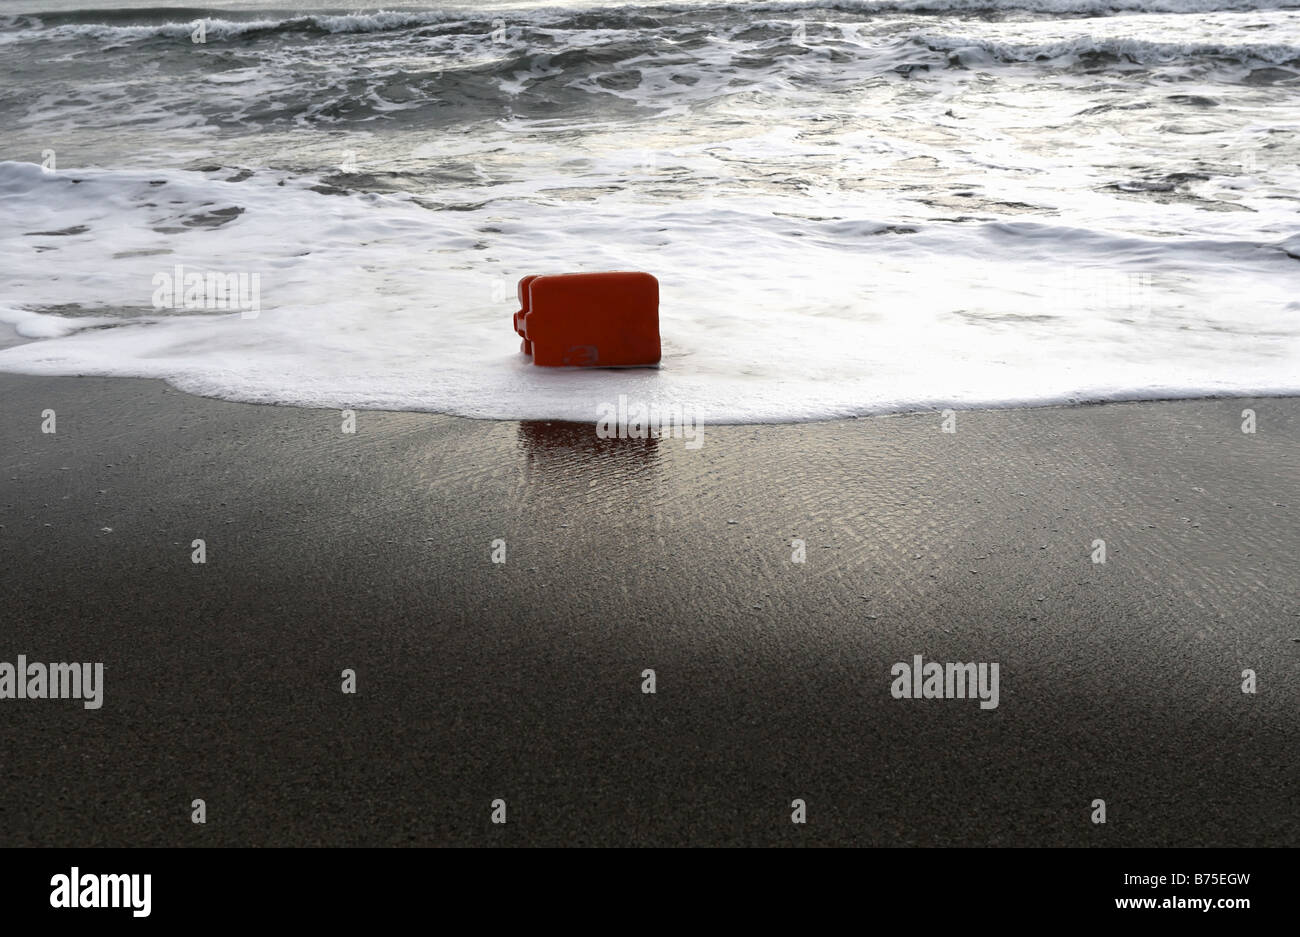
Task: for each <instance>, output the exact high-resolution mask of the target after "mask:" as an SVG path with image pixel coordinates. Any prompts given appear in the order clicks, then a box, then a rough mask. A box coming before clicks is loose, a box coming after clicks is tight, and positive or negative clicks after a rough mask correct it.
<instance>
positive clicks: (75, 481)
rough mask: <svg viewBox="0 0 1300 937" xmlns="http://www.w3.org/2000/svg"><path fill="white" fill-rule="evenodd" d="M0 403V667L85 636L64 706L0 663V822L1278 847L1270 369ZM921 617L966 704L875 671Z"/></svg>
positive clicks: (1290, 583)
mask: <svg viewBox="0 0 1300 937" xmlns="http://www.w3.org/2000/svg"><path fill="white" fill-rule="evenodd" d="M0 398H2V399H3V401H4V405H3V408H2V410H0V462H2V463H3V464H2V465H0V492H2V494H0V525H3V526H2V527H0V568H2V569H3V571H4V573H3V582H2V585H0V594H2V599H3V601H2V606H0V607H2V608H3V632H2V636H3V640H2V641H0V661H9V662H14V661H15V660H16V658H17V655H19V654H24V655H26V656H27V658H28V659H29V660H43V661H102V662H103V663H104V669H105V688H104V704H103V707H102V708H101V709H98V710H93V711H91V710H86V709H84V708H83V707H82V705H81V704H80V703H79V702H76V701H72V700H0V751H3V752H4V753H5V757H4V758H3V761H0V780H2V781H3V784H0V845H3V846H11V845H63V846H84V845H218V844H219V845H315V844H319V845H361V844H367V845H402V844H417V845H439V844H455V845H502V844H512V845H514V844H520V845H555V844H584V845H590V844H620V845H621V844H626V845H632V844H661V845H673V844H717V845H741V844H788V845H795V844H801V845H830V844H859V845H950V844H951V845H1077V846H1094V845H1098V846H1100V845H1106V846H1113V845H1125V846H1127V845H1134V846H1136V845H1141V846H1170V845H1241V846H1246V845H1295V844H1297V842H1300V801H1298V800H1297V798H1296V791H1297V782H1300V764H1298V761H1300V758H1298V756H1297V752H1300V521H1297V516H1298V514H1297V512H1298V510H1300V471H1298V469H1297V466H1300V400H1295V399H1285V400H1280V399H1261V400H1213V401H1193V402H1161V403H1140V404H1115V405H1105V406H1090V407H1073V408H1049V409H1041V410H1020V411H992V412H961V413H959V414H958V417H957V432H956V433H953V434H945V433H942V432H940V416H939V415H938V414H933V413H930V414H918V415H906V416H894V417H882V418H870V419H859V420H848V421H841V422H834V423H818V424H798V425H779V426H739V427H712V426H710V427H706V428H705V434H704V445H703V446H702V447H701V448H699V449H698V450H689V449H686V448H685V446H684V445H683V443H682V441H681V440H659V441H653V440H651V441H644V442H643V441H636V440H600V439H597V438H596V437H595V435H594V427H593V426H592V425H576V424H563V423H551V424H548V423H522V424H521V423H494V422H479V421H471V420H463V419H457V418H450V417H443V416H432V415H423V414H392V413H369V412H359V413H358V414H357V431H356V433H355V434H345V433H342V432H341V431H340V427H341V418H340V414H339V412H338V411H322V410H304V409H290V408H279V407H258V406H249V405H242V404H233V403H227V402H222V401H215V400H207V399H202V398H197V397H192V396H189V395H186V394H182V393H180V392H178V391H175V390H172V389H171V388H169V387H167V386H166V385H165V384H162V383H160V382H154V381H130V380H105V379H92V378H78V379H71V378H59V379H48V378H33V377H23V376H15V375H0ZM1247 407H1250V408H1253V409H1254V410H1255V411H1256V413H1257V419H1258V430H1257V432H1256V433H1255V434H1253V435H1249V434H1244V433H1242V432H1241V422H1242V419H1241V411H1242V410H1243V409H1244V408H1247ZM46 409H53V410H54V411H55V412H56V418H57V432H56V433H54V434H52V435H51V434H43V433H42V432H41V422H42V416H41V414H42V411H43V410H46ZM196 538H202V539H204V540H205V542H206V552H207V562H206V563H204V564H202V565H199V564H195V563H193V562H192V561H191V553H192V547H191V543H192V541H193V540H194V539H196ZM498 538H500V539H504V540H505V541H506V562H505V563H503V564H498V563H493V562H492V559H491V552H492V546H491V544H492V541H493V540H495V539H498ZM794 538H800V539H803V540H804V541H805V542H806V562H805V563H802V564H800V563H794V562H792V561H791V560H792V548H791V540H792V539H794ZM1098 539H1103V540H1105V543H1106V562H1105V563H1104V564H1100V563H1094V562H1093V559H1092V556H1093V553H1094V546H1093V544H1094V541H1096V540H1098ZM917 654H920V655H923V656H924V659H925V660H927V661H938V662H953V661H959V662H997V663H998V664H999V667H1000V687H999V691H1000V692H999V704H998V706H997V708H996V709H981V707H980V705H979V702H978V700H974V699H895V698H893V696H891V693H890V687H891V680H892V678H891V673H890V670H891V667H892V666H893V665H894V664H895V663H899V662H908V663H910V662H911V661H912V660H913V658H914V655H917ZM648 668H649V669H653V670H654V671H655V676H656V684H657V686H656V689H657V692H656V693H654V694H653V695H650V694H645V693H643V692H642V682H643V677H642V672H643V671H644V670H646V669H648ZM344 669H352V670H354V671H355V672H356V675H357V688H358V692H357V693H356V694H355V695H345V694H344V693H342V692H341V688H340V686H341V682H342V680H341V672H342V671H343V670H344ZM1245 669H1252V670H1254V671H1255V672H1256V673H1257V675H1258V676H1257V680H1258V692H1257V693H1256V694H1255V695H1247V694H1244V693H1242V691H1241V683H1242V671H1243V670H1245ZM195 798H202V799H204V800H205V801H206V805H207V823H206V824H203V825H196V824H194V823H192V822H191V810H192V808H191V802H192V801H193V800H194V799H195ZM496 798H502V799H504V800H505V801H506V805H507V820H508V822H507V823H506V824H505V825H494V824H493V823H492V822H490V815H491V810H492V806H491V805H492V801H493V800H494V799H496ZM795 798H802V799H804V800H805V801H806V803H807V816H808V822H807V824H806V825H796V824H793V823H791V822H790V814H791V801H792V800H794V799H795ZM1096 798H1102V799H1104V800H1105V801H1106V805H1107V806H1106V809H1107V822H1106V824H1105V825H1095V824H1093V823H1092V822H1091V821H1090V816H1091V814H1092V810H1093V808H1092V802H1093V800H1094V799H1096Z"/></svg>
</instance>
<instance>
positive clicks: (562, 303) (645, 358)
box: [514, 273, 660, 368]
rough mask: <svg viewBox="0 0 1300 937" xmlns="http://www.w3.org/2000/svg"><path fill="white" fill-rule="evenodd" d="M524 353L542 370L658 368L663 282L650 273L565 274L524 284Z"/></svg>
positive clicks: (518, 319) (519, 318)
mask: <svg viewBox="0 0 1300 937" xmlns="http://www.w3.org/2000/svg"><path fill="white" fill-rule="evenodd" d="M519 306H520V309H519V311H518V312H516V313H515V315H514V323H515V331H516V332H518V333H519V334H520V336H522V337H523V344H522V345H521V346H520V349H519V350H520V351H522V352H523V353H524V354H526V355H531V356H532V358H533V364H536V365H541V366H543V367H569V368H636V367H647V366H651V365H656V364H658V363H659V357H660V350H659V281H658V280H656V279H655V278H654V277H652V276H651V275H650V274H648V273H564V274H559V275H557V276H528V277H524V278H523V279H522V280H520V281H519Z"/></svg>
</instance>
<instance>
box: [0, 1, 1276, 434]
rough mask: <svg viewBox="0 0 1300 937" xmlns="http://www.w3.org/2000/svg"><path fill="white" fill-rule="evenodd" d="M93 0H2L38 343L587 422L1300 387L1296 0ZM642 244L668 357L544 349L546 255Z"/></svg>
mask: <svg viewBox="0 0 1300 937" xmlns="http://www.w3.org/2000/svg"><path fill="white" fill-rule="evenodd" d="M85 2H86V0H82V2H75V0H73V2H69V0H61V2H54V3H39V2H30V0H28V2H24V0H0V73H3V79H4V80H3V81H2V82H0V128H3V129H2V130H0V346H2V347H0V370H6V371H15V372H23V373H33V374H95V375H121V376H143V377H157V378H163V379H166V380H167V381H169V382H170V383H172V384H173V385H175V386H176V387H178V388H181V389H183V390H186V391H190V392H193V393H197V394H205V395H210V396H215V397H222V398H227V399H231V400H241V401H253V402H264V403H282V404H294V405H305V406H328V407H373V408H387V409H412V410H430V411H438V412H448V413H456V414H462V415H467V416H473V417H487V418H560V419H575V420H583V421H590V420H593V419H594V418H595V415H596V413H597V410H598V408H599V407H600V405H601V404H603V403H606V402H610V401H614V400H617V398H618V396H619V395H622V394H625V395H628V396H629V398H631V399H633V400H639V401H645V402H655V403H657V404H659V405H660V406H661V407H672V408H680V409H683V410H687V411H689V412H690V413H692V414H693V415H694V416H695V417H696V418H698V419H701V420H707V421H714V422H755V421H791V420H808V419H825V418H833V417H841V416H849V415H856V414H866V413H879V412H889V411H900V410H915V409H924V408H931V407H949V406H952V407H980V406H1010V405H1039V404H1053V403H1063V402H1072V401H1092V400H1117V399H1142V398H1153V397H1186V396H1200V395H1206V394H1227V395H1232V394H1240V395H1256V394H1296V393H1300V0H1296V2H1291V3H1288V2H1281V0H1276V2H1275V0H879V2H872V0H861V2H854V0H834V2H816V0H814V2H754V3H744V2H731V3H719V2H705V0H698V2H677V3H671V4H645V3H635V4H634V3H615V2H604V3H602V2H576V3H564V4H548V3H534V4H520V3H517V2H516V3H509V2H491V3H473V4H467V3H436V4H424V5H420V6H415V7H391V8H385V9H384V10H375V9H369V10H359V11H358V10H344V9H332V10H321V9H315V8H312V7H310V6H308V5H303V4H297V5H294V4H290V3H283V2H282V3H279V4H277V5H274V6H269V5H266V4H264V3H250V2H240V3H234V4H225V5H219V6H214V7H204V8H196V7H181V6H170V7H169V6H166V5H163V4H159V3H157V2H156V0H155V2H151V3H147V4H136V5H129V4H128V5H122V6H119V7H117V8H115V9H113V10H90V9H85V8H84V5H85ZM200 24H201V25H202V30H203V33H202V36H201V38H202V39H203V41H201V42H196V41H194V38H195V36H196V29H197V28H198V27H199V25H200ZM178 268H179V270H178ZM609 269H634V270H646V271H649V272H651V273H653V274H655V275H656V276H657V277H658V278H659V281H660V288H661V310H660V326H661V332H662V337H663V347H664V358H663V362H662V366H661V367H660V368H658V369H639V370H617V371H615V370H609V371H602V370H591V371H557V370H550V369H542V368H535V367H533V366H532V365H531V364H529V363H528V362H527V360H526V359H524V358H523V357H522V356H521V355H520V354H519V352H518V338H517V336H516V335H515V334H514V332H513V330H512V329H511V325H510V316H511V313H513V311H514V310H515V309H516V308H517V306H516V303H515V299H514V285H515V282H516V281H517V280H518V278H519V277H521V276H524V275H526V274H530V273H559V272H567V271H582V270H609ZM186 272H189V273H196V272H197V273H201V274H205V275H206V274H212V273H219V274H222V275H227V274H229V275H233V276H234V277H235V278H236V279H238V278H239V277H240V276H242V277H243V283H244V285H245V288H246V290H247V292H246V293H244V294H243V298H244V299H245V300H246V301H247V302H246V303H245V306H246V307H247V308H239V307H236V308H230V307H227V308H212V304H211V303H210V302H207V300H210V299H211V298H212V297H211V295H210V294H204V295H196V296H194V297H191V299H192V302H191V303H190V306H189V308H187V307H186V304H185V303H184V302H183V299H184V296H183V294H182V293H181V292H179V291H178V292H176V293H173V292H172V291H171V290H170V287H165V286H164V287H162V288H160V286H159V284H160V283H164V284H165V283H166V282H167V279H166V278H167V277H171V278H173V279H174V280H175V279H177V275H178V273H179V275H180V277H179V279H180V282H184V274H185V273H186ZM254 287H255V288H256V290H255V292H254ZM160 294H161V300H160ZM175 299H181V300H182V302H180V303H175V302H172V300H175ZM254 307H255V308H254Z"/></svg>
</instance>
